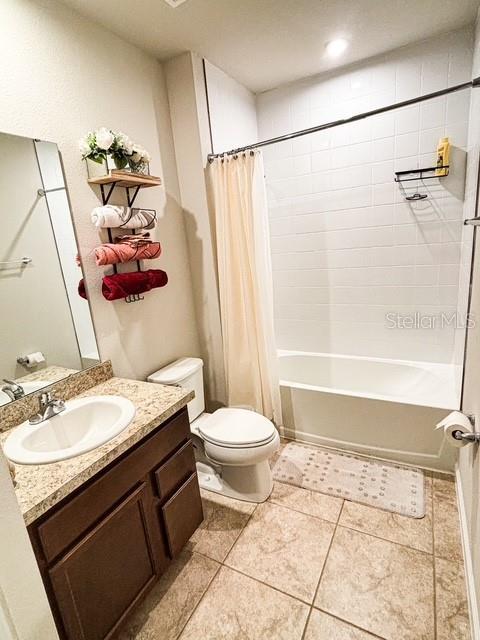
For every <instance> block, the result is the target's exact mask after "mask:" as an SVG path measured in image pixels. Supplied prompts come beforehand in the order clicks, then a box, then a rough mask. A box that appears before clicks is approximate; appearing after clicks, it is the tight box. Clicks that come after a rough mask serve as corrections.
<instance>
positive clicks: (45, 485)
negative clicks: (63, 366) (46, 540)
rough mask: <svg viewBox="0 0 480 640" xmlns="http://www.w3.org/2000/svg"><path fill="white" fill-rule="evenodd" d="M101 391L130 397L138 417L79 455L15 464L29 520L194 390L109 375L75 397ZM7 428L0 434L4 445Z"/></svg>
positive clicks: (162, 418)
mask: <svg viewBox="0 0 480 640" xmlns="http://www.w3.org/2000/svg"><path fill="white" fill-rule="evenodd" d="M97 395H118V396H124V397H125V398H128V399H129V400H131V401H132V402H133V404H134V405H135V407H136V414H135V417H134V419H133V420H132V422H131V423H130V424H129V425H128V427H127V428H126V429H124V430H123V431H122V432H121V433H120V434H119V435H118V436H116V437H115V438H113V439H112V440H110V441H109V442H106V443H105V444H103V445H101V446H100V447H97V448H96V449H93V451H88V452H87V453H84V454H82V455H80V456H77V457H75V458H70V459H68V460H62V461H60V462H53V463H51V464H43V465H21V464H16V465H15V471H16V478H15V479H16V483H17V484H16V487H15V491H16V494H17V499H18V502H19V504H20V509H21V510H22V513H23V517H24V520H25V523H26V524H27V525H29V524H31V523H32V522H33V521H34V520H36V519H37V518H38V517H39V516H41V515H42V514H43V513H45V512H46V511H48V509H50V507H52V506H53V505H55V504H57V503H58V502H60V500H62V499H63V498H65V496H68V495H69V494H70V493H72V492H73V491H74V490H75V489H77V488H78V487H79V486H81V485H82V484H83V483H84V482H85V481H86V480H88V479H89V478H91V477H92V476H93V475H95V474H96V473H98V471H100V470H101V469H103V468H104V467H106V466H107V465H108V464H109V463H110V462H112V460H115V458H117V457H118V456H119V455H120V454H122V453H123V452H124V451H127V449H129V448H130V447H131V446H132V445H134V444H135V443H137V442H138V441H139V440H141V439H142V438H143V437H144V436H146V435H148V433H150V431H152V430H153V429H154V428H155V427H157V426H158V425H159V424H161V423H162V422H164V421H165V420H167V419H168V418H169V417H170V416H172V415H173V414H175V413H176V412H177V411H179V410H180V409H181V408H182V407H184V406H185V405H186V404H187V402H189V401H190V400H191V399H192V398H193V391H186V390H185V389H181V388H180V387H166V386H163V385H158V384H151V383H147V382H138V381H136V380H125V379H123V378H110V379H108V380H106V381H105V382H102V383H101V384H98V385H96V386H94V387H91V388H90V389H88V391H85V392H83V393H81V394H79V395H78V396H75V397H76V398H82V397H86V396H97ZM8 433H9V431H6V432H4V433H1V434H0V444H1V443H2V442H3V441H4V440H5V439H6V437H7V436H8Z"/></svg>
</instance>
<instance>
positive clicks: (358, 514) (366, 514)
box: [340, 478, 433, 553]
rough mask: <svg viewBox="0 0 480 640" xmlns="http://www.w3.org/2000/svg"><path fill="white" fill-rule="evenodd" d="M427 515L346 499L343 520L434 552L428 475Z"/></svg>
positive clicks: (342, 521) (393, 540)
mask: <svg viewBox="0 0 480 640" xmlns="http://www.w3.org/2000/svg"><path fill="white" fill-rule="evenodd" d="M425 508H426V513H425V517H424V518H408V517H407V516H401V515H399V514H397V513H391V512H390V511H382V510H381V509H375V508H374V507H368V506H366V505H363V504H359V503H358V502H348V501H347V500H346V501H345V504H344V505H343V509H342V514H341V516H340V524H341V525H343V526H344V527H349V528H350V529H356V530H357V531H363V532H364V533H371V534H372V535H374V536H378V537H379V538H384V539H385V540H390V541H392V542H398V543H399V544H404V545H407V546H408V547H412V548H413V549H419V550H420V551H425V552H427V553H433V552H432V479H431V478H425Z"/></svg>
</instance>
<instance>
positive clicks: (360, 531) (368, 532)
mask: <svg viewBox="0 0 480 640" xmlns="http://www.w3.org/2000/svg"><path fill="white" fill-rule="evenodd" d="M346 502H347V501H346ZM387 513H389V512H388V511H387ZM338 526H339V527H341V528H342V529H348V530H349V531H355V533H362V534H363V535H364V536H370V537H371V538H375V539H376V540H382V541H383V542H389V543H390V544H394V545H395V546H397V547H402V548H403V549H410V551H418V553H423V554H424V555H426V556H433V550H432V551H431V552H430V551H424V550H423V549H417V548H416V547H412V546H410V545H408V544H405V543H403V542H397V541H395V540H390V539H389V538H382V536H380V535H376V534H375V533H371V532H370V531H365V530H364V529H356V528H355V527H352V526H349V525H348V524H343V523H342V522H339V523H338ZM432 529H433V525H432Z"/></svg>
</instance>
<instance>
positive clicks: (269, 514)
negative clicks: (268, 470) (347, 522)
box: [225, 503, 335, 602]
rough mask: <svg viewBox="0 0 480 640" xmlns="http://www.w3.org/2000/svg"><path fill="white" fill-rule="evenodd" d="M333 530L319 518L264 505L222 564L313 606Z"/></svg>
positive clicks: (268, 504)
mask: <svg viewBox="0 0 480 640" xmlns="http://www.w3.org/2000/svg"><path fill="white" fill-rule="evenodd" d="M334 528H335V527H334V525H333V524H332V523H330V522H326V521H324V520H320V519H319V518H312V517H311V516H307V515H305V514H303V513H299V512H298V511H292V510H291V509H286V508H285V507H280V506H278V505H276V504H272V503H263V504H261V505H259V506H258V507H257V509H256V510H255V513H254V514H253V516H252V518H251V519H250V521H249V523H248V525H247V526H246V527H245V529H244V530H243V532H242V534H241V536H240V537H239V539H238V541H237V542H236V544H235V546H234V547H233V549H232V551H231V552H230V554H229V555H228V557H227V559H226V560H225V564H227V565H228V566H230V567H233V568H235V569H238V570H239V571H242V572H243V573H246V574H248V575H249V576H252V577H253V578H257V579H258V580H262V581H263V582H266V583H267V584H269V585H271V586H272V587H276V588H277V589H280V590H281V591H285V592H286V593H289V594H290V595H293V596H296V597H297V598H300V599H302V600H305V601H306V602H312V600H313V597H314V594H315V589H316V587H317V584H318V579H319V577H320V573H321V571H322V567H323V564H324V562H325V557H326V555H327V551H328V548H329V545H330V541H331V538H332V535H333V531H334Z"/></svg>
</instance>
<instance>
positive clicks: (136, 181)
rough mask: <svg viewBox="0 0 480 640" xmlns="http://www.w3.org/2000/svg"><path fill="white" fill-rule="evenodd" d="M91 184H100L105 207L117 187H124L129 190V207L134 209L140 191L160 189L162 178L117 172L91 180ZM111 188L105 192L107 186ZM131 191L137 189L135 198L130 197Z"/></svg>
mask: <svg viewBox="0 0 480 640" xmlns="http://www.w3.org/2000/svg"><path fill="white" fill-rule="evenodd" d="M88 183H89V184H98V185H100V190H101V192H102V202H103V205H104V206H105V205H106V204H108V202H109V200H110V197H111V195H112V193H113V190H114V189H115V187H123V188H124V189H126V190H127V201H128V206H129V207H133V203H134V202H135V198H136V197H137V195H138V192H139V190H140V189H146V188H148V187H158V186H160V185H161V184H162V181H161V180H160V178H156V177H155V176H150V175H145V176H143V175H141V174H139V173H137V174H133V173H132V174H130V175H128V173H121V174H120V173H116V172H115V171H111V172H110V173H109V174H107V175H105V176H99V177H96V178H89V179H88ZM107 185H108V186H109V187H110V188H109V189H108V191H105V186H107ZM130 189H135V191H134V193H133V196H130Z"/></svg>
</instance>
